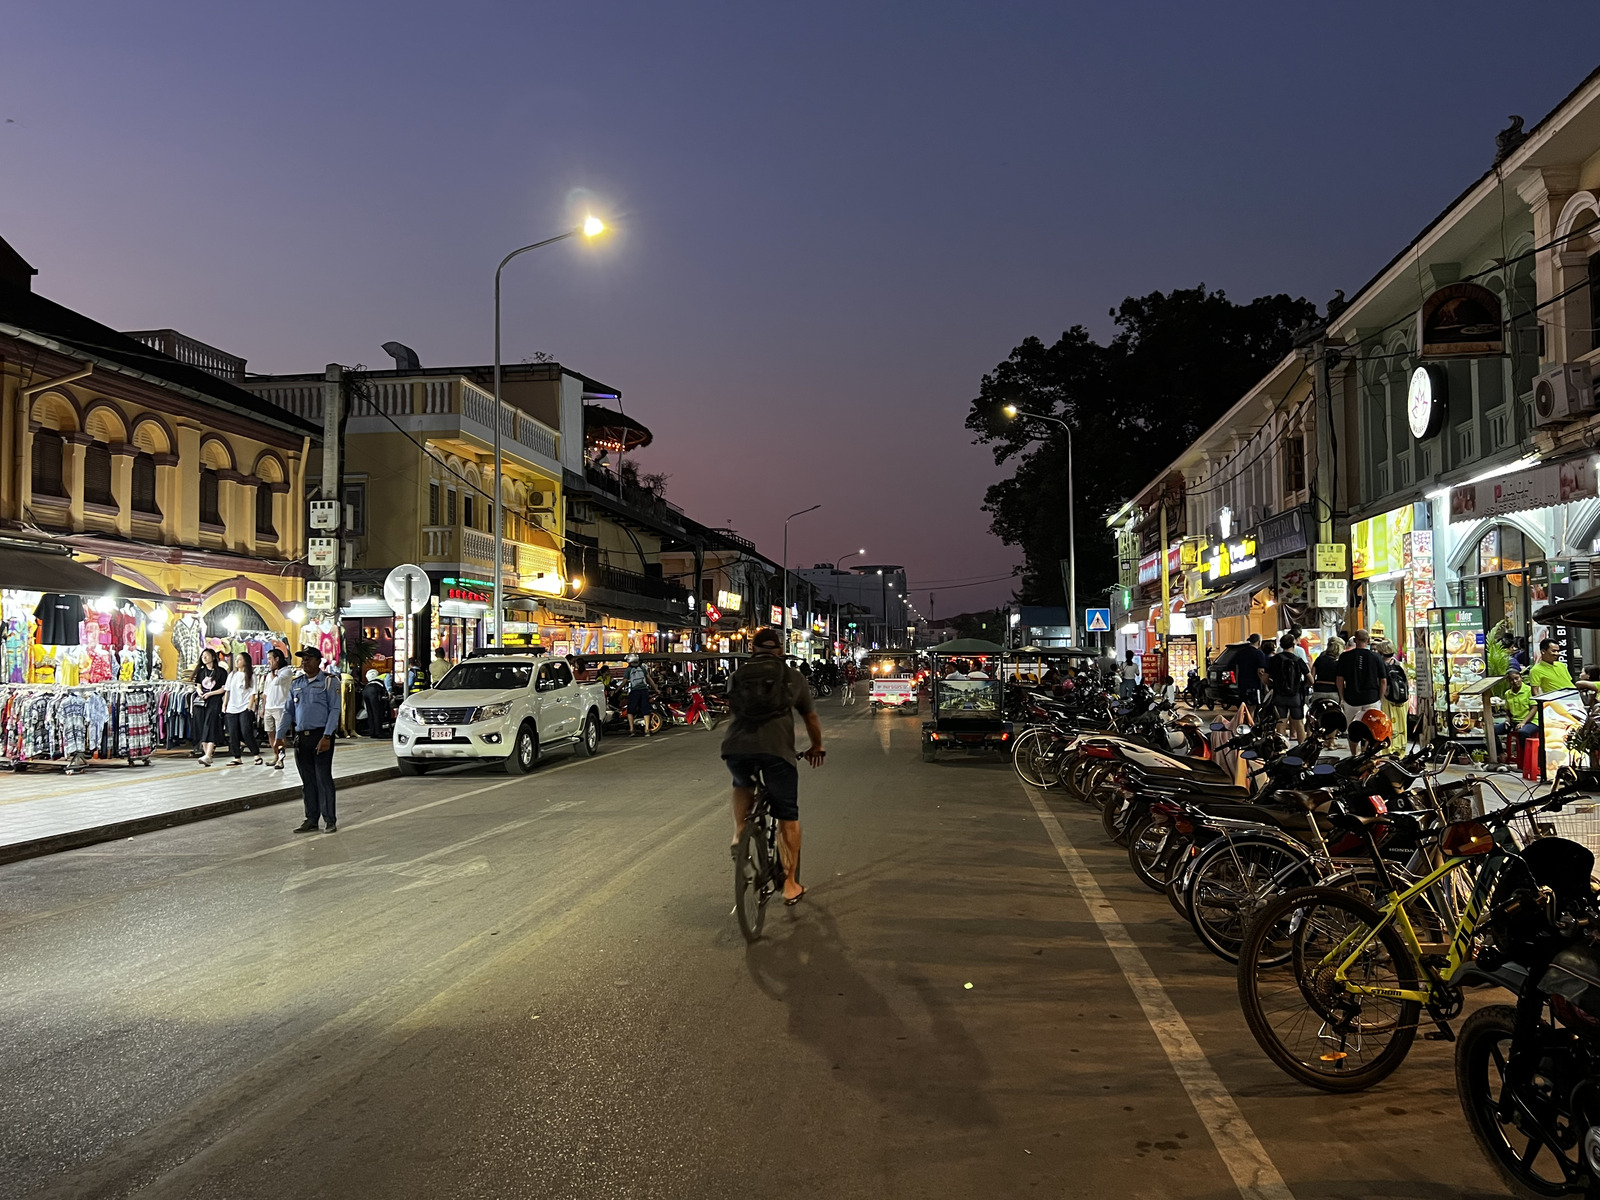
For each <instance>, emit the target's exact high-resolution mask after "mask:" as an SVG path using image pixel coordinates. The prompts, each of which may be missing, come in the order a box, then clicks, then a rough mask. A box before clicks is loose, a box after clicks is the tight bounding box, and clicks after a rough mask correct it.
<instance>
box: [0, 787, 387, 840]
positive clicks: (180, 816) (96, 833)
mask: <svg viewBox="0 0 1600 1200" xmlns="http://www.w3.org/2000/svg"><path fill="white" fill-rule="evenodd" d="M399 775H400V768H398V767H374V768H373V769H372V770H370V771H357V772H356V773H355V774H353V775H346V776H343V777H342V778H339V779H335V780H334V781H333V782H334V786H335V787H336V788H347V787H361V786H362V785H363V784H368V783H379V782H382V781H383V780H385V779H396V778H398V777H399ZM304 794H305V789H304V788H301V787H299V786H293V787H286V788H277V789H275V790H273V791H270V792H261V793H259V794H257V795H254V796H235V797H233V798H231V799H228V800H216V801H213V802H212V803H210V804H197V805H195V806H194V807H192V808H179V809H174V810H173V811H172V812H163V813H150V814H149V815H147V816H143V817H133V818H132V819H130V820H127V821H113V822H112V823H111V824H109V825H96V826H93V827H92V828H89V829H74V830H71V831H69V832H67V833H56V834H52V835H51V836H49V837H43V838H34V839H32V840H31V841H26V842H12V843H11V844H10V845H9V846H0V863H13V862H21V861H22V860H23V859H27V858H40V857H42V856H44V855H46V854H59V853H60V852H61V851H63V850H79V849H82V848H83V847H84V846H94V845H97V844H99V843H101V842H114V841H118V840H119V839H121V838H125V837H132V836H134V835H135V834H140V833H153V832H154V831H156V830H158V829H170V828H172V827H173V826H174V825H189V824H192V823H193V822H195V821H208V820H210V819H211V818H212V817H225V816H227V815H228V814H229V813H236V812H248V811H249V810H250V809H253V808H266V807H267V806H268V805H272V804H286V803H288V802H289V801H290V800H299V799H300V798H301V797H302V796H303V795H304Z"/></svg>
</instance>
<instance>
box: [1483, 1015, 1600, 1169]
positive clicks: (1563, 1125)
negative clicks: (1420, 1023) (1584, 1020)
mask: <svg viewBox="0 0 1600 1200" xmlns="http://www.w3.org/2000/svg"><path fill="white" fill-rule="evenodd" d="M1516 1024H1517V1010H1516V1009H1515V1008H1514V1007H1513V1006H1512V1005H1509V1004H1491V1005H1490V1006H1489V1007H1487V1008H1480V1009H1479V1010H1478V1011H1477V1012H1475V1013H1473V1014H1472V1015H1471V1016H1470V1017H1468V1018H1467V1019H1466V1021H1465V1022H1464V1023H1463V1024H1462V1026H1461V1033H1460V1036H1459V1037H1458V1038H1457V1039H1456V1094H1457V1096H1459V1097H1460V1099H1461V1111H1462V1112H1464V1113H1465V1114H1466V1117H1467V1125H1468V1126H1469V1127H1470V1128H1471V1129H1472V1136H1473V1138H1474V1139H1476V1141H1477V1143H1478V1148H1479V1149H1480V1150H1482V1151H1483V1153H1484V1156H1485V1157H1486V1158H1488V1160H1489V1163H1490V1165H1491V1166H1493V1167H1494V1169H1495V1173H1496V1174H1497V1175H1499V1176H1500V1181H1501V1182H1502V1183H1504V1184H1505V1185H1506V1189H1507V1190H1508V1191H1509V1192H1510V1193H1511V1194H1512V1195H1513V1196H1517V1197H1520V1198H1523V1200H1534V1198H1536V1197H1546V1196H1573V1195H1578V1194H1580V1188H1582V1185H1578V1186H1576V1187H1575V1186H1574V1185H1573V1184H1571V1183H1569V1182H1568V1179H1569V1177H1584V1176H1589V1178H1588V1185H1589V1186H1588V1188H1584V1189H1582V1192H1581V1194H1583V1195H1586V1196H1592V1195H1594V1191H1593V1187H1594V1180H1593V1178H1592V1176H1590V1173H1589V1170H1588V1167H1587V1166H1586V1165H1585V1163H1584V1161H1583V1152H1582V1146H1583V1133H1584V1130H1583V1128H1582V1126H1581V1124H1578V1125H1575V1124H1574V1122H1573V1120H1572V1115H1571V1114H1570V1113H1569V1112H1567V1111H1564V1110H1565V1105H1564V1104H1560V1099H1562V1098H1563V1097H1561V1094H1560V1092H1559V1091H1556V1092H1555V1094H1554V1095H1551V1094H1548V1093H1545V1092H1544V1091H1543V1090H1542V1089H1541V1090H1539V1091H1535V1090H1534V1089H1532V1088H1528V1089H1526V1091H1524V1090H1523V1089H1518V1088H1516V1087H1515V1085H1512V1084H1508V1081H1507V1079H1506V1074H1507V1067H1508V1065H1509V1064H1510V1061H1511V1046H1512V1038H1513V1035H1514V1031H1515V1029H1516ZM1540 1032H1541V1034H1547V1033H1550V1032H1553V1031H1551V1030H1550V1029H1549V1028H1548V1027H1547V1026H1546V1027H1544V1028H1543V1029H1541V1030H1540ZM1563 1041H1564V1040H1563V1039H1560V1038H1553V1039H1550V1045H1549V1047H1548V1049H1547V1050H1545V1051H1544V1052H1543V1053H1542V1057H1543V1056H1545V1055H1547V1056H1548V1057H1545V1060H1544V1061H1545V1063H1546V1064H1547V1065H1546V1066H1543V1067H1541V1068H1540V1070H1541V1072H1545V1071H1552V1069H1553V1072H1555V1073H1557V1074H1556V1078H1560V1079H1578V1078H1581V1077H1582V1076H1583V1075H1584V1074H1586V1073H1587V1072H1586V1070H1585V1068H1584V1066H1583V1064H1582V1063H1580V1062H1574V1061H1572V1057H1573V1056H1572V1055H1571V1054H1570V1052H1569V1051H1567V1052H1564V1050H1563V1049H1562V1046H1563ZM1562 1060H1565V1061H1562ZM1519 1093H1521V1094H1520V1095H1519ZM1502 1098H1504V1102H1502ZM1529 1099H1531V1100H1532V1101H1533V1103H1534V1105H1535V1106H1536V1111H1535V1112H1534V1113H1532V1114H1524V1113H1522V1112H1520V1111H1517V1110H1518V1109H1520V1107H1521V1105H1520V1104H1519V1100H1520V1101H1524V1102H1526V1101H1527V1100H1529ZM1503 1109H1504V1111H1503ZM1529 1115H1532V1116H1534V1117H1535V1119H1536V1120H1537V1122H1538V1123H1539V1124H1543V1125H1545V1126H1546V1127H1547V1128H1549V1129H1550V1130H1551V1131H1552V1132H1553V1133H1556V1134H1557V1139H1558V1140H1561V1141H1567V1142H1568V1144H1569V1145H1571V1146H1572V1147H1573V1150H1572V1151H1571V1152H1569V1151H1567V1150H1565V1149H1564V1148H1562V1149H1558V1148H1556V1147H1553V1146H1552V1145H1551V1144H1550V1143H1549V1142H1548V1141H1546V1140H1545V1139H1544V1138H1542V1137H1539V1136H1538V1135H1537V1134H1536V1133H1533V1132H1530V1131H1528V1130H1525V1129H1524V1128H1522V1126H1529V1127H1530V1129H1531V1127H1532V1126H1533V1125H1534V1122H1533V1121H1529V1120H1528V1116H1529Z"/></svg>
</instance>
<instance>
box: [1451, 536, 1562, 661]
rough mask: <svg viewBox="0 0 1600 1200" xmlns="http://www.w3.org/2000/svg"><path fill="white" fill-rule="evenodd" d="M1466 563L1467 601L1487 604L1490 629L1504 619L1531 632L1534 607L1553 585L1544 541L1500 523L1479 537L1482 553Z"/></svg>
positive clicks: (1516, 629)
mask: <svg viewBox="0 0 1600 1200" xmlns="http://www.w3.org/2000/svg"><path fill="white" fill-rule="evenodd" d="M1462 567H1463V569H1462V578H1461V603H1462V604H1464V605H1474V606H1479V607H1482V609H1483V610H1484V624H1485V625H1486V626H1487V627H1488V628H1490V629H1492V628H1494V627H1495V626H1496V625H1498V624H1499V623H1501V622H1502V621H1503V622H1505V625H1506V630H1507V632H1508V633H1509V634H1510V636H1512V637H1517V638H1523V637H1528V636H1530V634H1531V632H1532V629H1533V613H1534V612H1535V610H1537V609H1539V608H1540V607H1542V606H1543V605H1544V604H1545V603H1547V602H1548V600H1549V590H1550V589H1549V582H1548V581H1549V568H1548V565H1547V564H1546V562H1545V556H1544V550H1543V548H1542V547H1541V546H1540V545H1539V543H1538V542H1536V541H1535V540H1534V539H1533V538H1531V537H1529V536H1528V535H1527V534H1525V533H1523V532H1522V530H1520V529H1518V528H1516V527H1515V526H1514V525H1495V526H1493V527H1491V528H1490V529H1488V530H1486V531H1484V533H1483V536H1482V537H1480V538H1479V539H1478V546H1477V557H1476V559H1471V558H1469V559H1468V561H1467V562H1466V563H1463V564H1462ZM1474 567H1476V571H1475V572H1474V571H1473V568H1474Z"/></svg>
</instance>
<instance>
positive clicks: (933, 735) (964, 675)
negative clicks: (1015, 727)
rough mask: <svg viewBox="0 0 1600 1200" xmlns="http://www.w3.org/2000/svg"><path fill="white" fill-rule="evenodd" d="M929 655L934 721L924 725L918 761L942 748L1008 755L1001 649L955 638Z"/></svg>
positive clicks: (926, 759)
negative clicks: (996, 751)
mask: <svg viewBox="0 0 1600 1200" xmlns="http://www.w3.org/2000/svg"><path fill="white" fill-rule="evenodd" d="M928 657H929V659H930V660H931V663H932V670H931V673H930V677H929V685H930V694H931V696H932V699H933V720H931V721H924V722H923V723H922V761H923V762H933V761H934V760H935V759H937V758H938V757H939V751H941V750H944V751H959V752H961V753H964V754H982V753H984V752H986V751H991V750H1000V751H1006V752H1009V751H1010V749H1011V722H1010V721H1009V720H1007V717H1006V680H1005V673H1006V671H1005V665H1006V664H1005V651H1004V650H1003V649H1002V648H1001V647H999V646H997V645H995V644H994V643H993V642H986V641H983V640H982V639H981V638H957V639H955V640H954V641H950V642H944V643H941V644H940V645H938V646H935V647H934V648H933V649H932V650H930V651H928Z"/></svg>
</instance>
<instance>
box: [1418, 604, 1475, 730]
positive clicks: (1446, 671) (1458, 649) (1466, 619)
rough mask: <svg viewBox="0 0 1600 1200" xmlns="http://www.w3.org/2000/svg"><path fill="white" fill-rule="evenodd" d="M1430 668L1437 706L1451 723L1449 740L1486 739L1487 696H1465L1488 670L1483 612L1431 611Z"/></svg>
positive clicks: (1468, 609)
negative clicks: (1484, 705) (1485, 715)
mask: <svg viewBox="0 0 1600 1200" xmlns="http://www.w3.org/2000/svg"><path fill="white" fill-rule="evenodd" d="M1428 664H1429V667H1430V668H1431V670H1432V683H1433V703H1434V707H1435V710H1436V711H1439V710H1442V716H1443V717H1444V718H1445V719H1446V720H1447V721H1448V728H1449V731H1450V733H1449V736H1451V737H1454V738H1474V737H1482V736H1483V722H1484V707H1483V696H1482V695H1480V694H1467V695H1463V692H1464V691H1465V690H1466V689H1467V688H1469V687H1470V686H1471V685H1472V684H1474V683H1477V682H1478V681H1479V680H1480V679H1482V678H1483V676H1484V672H1485V670H1486V669H1487V666H1488V664H1487V662H1486V655H1485V645H1484V632H1483V609H1481V608H1433V609H1429V610H1428Z"/></svg>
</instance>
